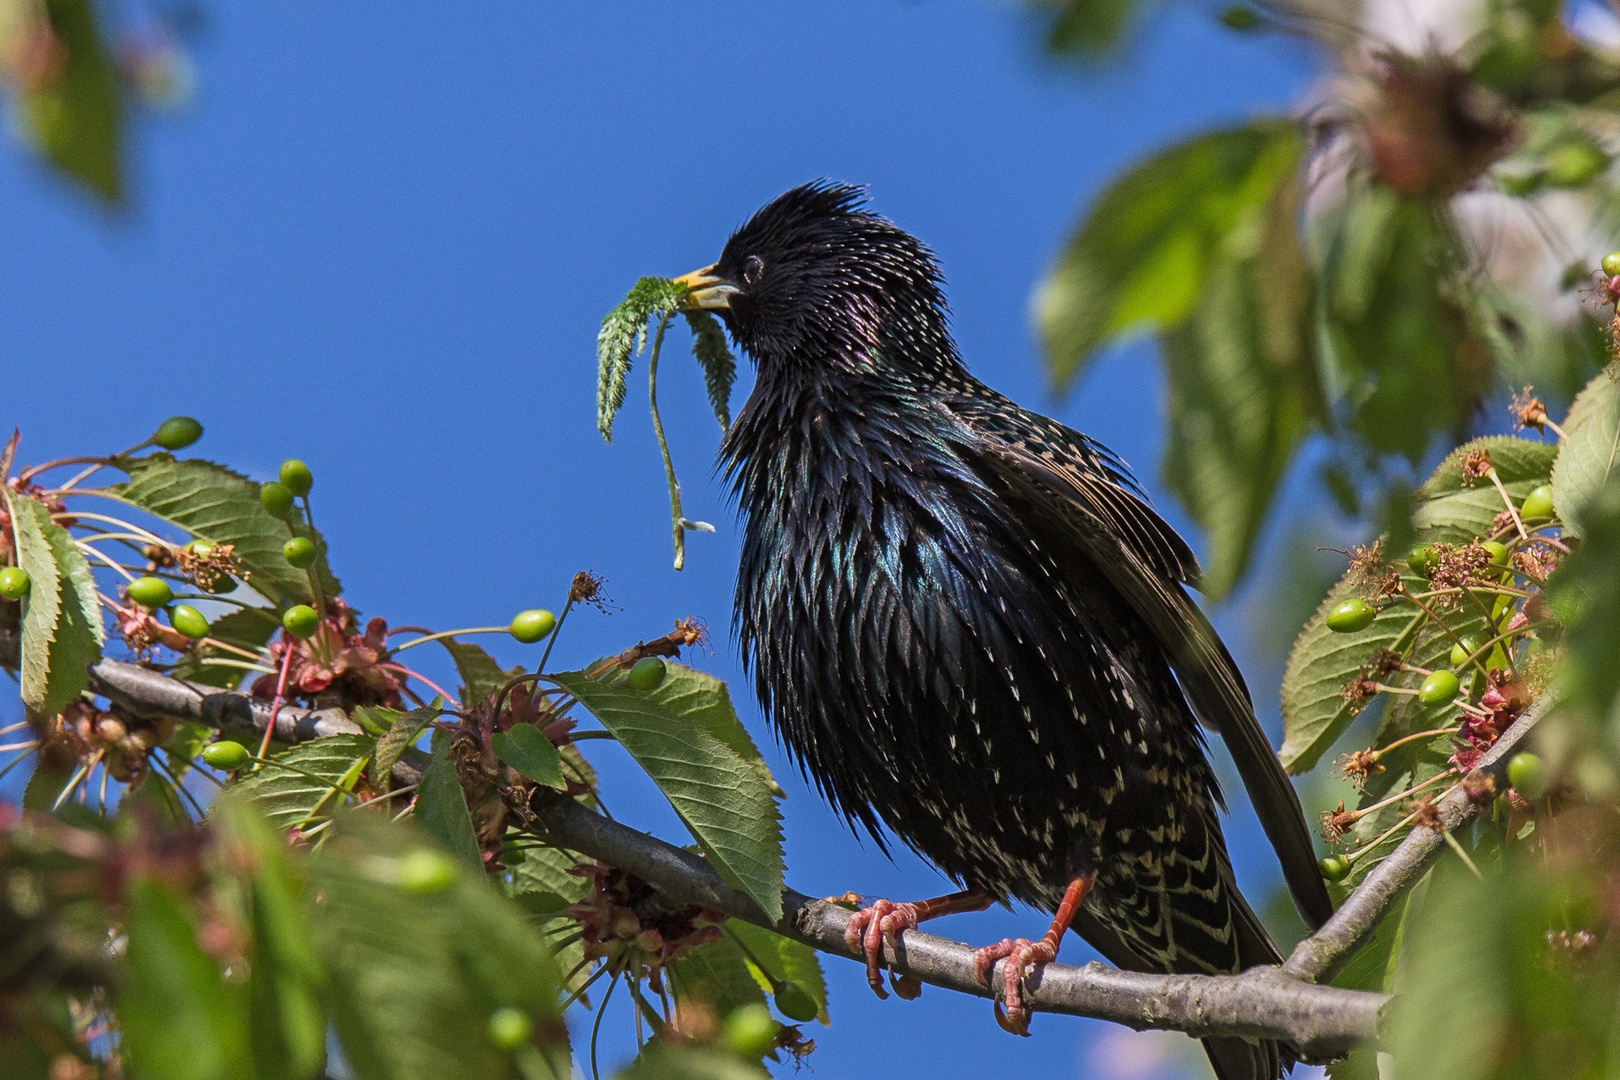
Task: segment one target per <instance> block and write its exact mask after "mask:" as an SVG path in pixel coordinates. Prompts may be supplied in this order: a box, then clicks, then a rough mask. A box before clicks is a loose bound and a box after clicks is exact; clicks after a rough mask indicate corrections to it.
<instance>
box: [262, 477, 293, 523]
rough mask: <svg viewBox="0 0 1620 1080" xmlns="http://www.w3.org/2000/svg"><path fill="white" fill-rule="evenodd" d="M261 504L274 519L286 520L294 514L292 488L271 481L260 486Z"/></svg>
mask: <svg viewBox="0 0 1620 1080" xmlns="http://www.w3.org/2000/svg"><path fill="white" fill-rule="evenodd" d="M259 502H260V503H261V504H262V505H263V506H264V508H265V510H266V511H267V512H268V513H269V514H270V516H271V517H273V518H285V517H286V516H287V515H288V514H290V513H292V507H293V493H292V488H290V487H288V486H287V485H286V484H283V483H279V482H277V481H275V480H271V481H270V482H269V483H265V484H260V485H259Z"/></svg>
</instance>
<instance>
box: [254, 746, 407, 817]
mask: <svg viewBox="0 0 1620 1080" xmlns="http://www.w3.org/2000/svg"><path fill="white" fill-rule="evenodd" d="M376 745H377V740H376V739H373V738H372V737H371V736H369V735H328V736H327V737H326V738H324V739H312V740H310V741H309V742H306V743H299V744H298V745H297V746H294V747H291V748H289V749H287V750H285V751H283V752H282V753H279V754H276V755H275V756H274V757H273V758H272V762H273V763H272V764H266V765H261V766H259V768H258V769H256V770H254V771H253V772H251V773H248V774H247V775H246V776H244V777H242V778H241V779H239V780H237V781H236V782H235V783H234V784H232V785H231V790H232V791H235V792H238V793H240V794H241V795H242V796H244V797H246V798H249V799H251V800H253V803H254V805H255V806H256V807H257V808H258V810H259V812H260V813H261V814H263V815H264V816H265V818H266V820H268V821H269V822H270V824H271V825H273V826H275V827H276V828H277V829H291V828H293V827H295V826H302V825H303V824H305V823H306V822H308V821H310V820H311V819H312V818H315V817H317V816H323V815H325V814H329V813H331V812H332V811H333V810H334V809H335V808H337V807H339V806H341V805H343V803H344V801H345V800H344V798H343V795H344V794H345V793H347V792H348V791H350V790H352V789H353V787H354V783H355V781H356V780H357V779H359V776H360V772H361V770H362V769H363V768H364V767H365V765H366V763H367V762H368V761H370V760H371V756H372V754H373V752H374V751H375V749H376ZM283 764H284V765H286V766H288V767H287V768H282V767H281V765H283ZM316 777H319V778H320V779H319V780H317V779H315V778H316Z"/></svg>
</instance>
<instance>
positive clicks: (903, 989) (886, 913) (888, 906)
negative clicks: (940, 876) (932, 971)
mask: <svg viewBox="0 0 1620 1080" xmlns="http://www.w3.org/2000/svg"><path fill="white" fill-rule="evenodd" d="M921 921H922V920H921V919H920V918H919V917H918V913H917V905H916V904H893V903H890V902H889V901H887V900H874V901H873V902H872V903H871V904H869V905H867V906H866V907H864V908H862V909H861V910H859V911H857V912H856V913H855V914H853V915H851V916H850V917H849V925H848V926H847V927H845V928H844V944H846V945H848V946H849V947H850V948H851V949H861V950H862V951H863V952H865V954H866V981H867V984H868V985H870V986H871V987H872V992H873V993H874V994H876V995H877V996H878V997H880V998H884V999H887V998H888V996H889V995H888V992H887V991H885V990H884V989H883V942H884V940H885V939H887V941H888V942H889V944H890V945H892V946H894V947H895V948H896V949H898V948H899V947H900V931H902V930H915V929H917V924H918V923H920V922H921ZM895 992H896V993H897V994H899V995H900V996H901V997H902V998H905V999H907V1000H910V999H911V998H915V997H918V996H920V995H921V994H922V986H921V985H920V984H919V985H917V986H915V987H913V986H911V985H910V984H909V983H908V984H906V985H904V986H902V985H901V984H900V982H899V981H898V980H897V981H896V983H895Z"/></svg>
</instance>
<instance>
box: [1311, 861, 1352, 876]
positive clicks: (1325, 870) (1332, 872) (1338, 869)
mask: <svg viewBox="0 0 1620 1080" xmlns="http://www.w3.org/2000/svg"><path fill="white" fill-rule="evenodd" d="M1316 865H1317V866H1319V867H1320V868H1321V870H1322V876H1323V877H1325V878H1327V879H1328V880H1329V881H1343V880H1344V879H1345V878H1347V877H1349V876H1350V860H1349V859H1347V858H1345V857H1344V856H1343V855H1329V856H1328V857H1327V858H1325V859H1323V860H1322V861H1321V862H1319V863H1317V864H1316Z"/></svg>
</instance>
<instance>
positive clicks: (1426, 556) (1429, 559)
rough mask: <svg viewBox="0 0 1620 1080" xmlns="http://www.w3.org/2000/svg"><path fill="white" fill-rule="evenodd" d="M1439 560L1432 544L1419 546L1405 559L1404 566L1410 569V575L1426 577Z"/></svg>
mask: <svg viewBox="0 0 1620 1080" xmlns="http://www.w3.org/2000/svg"><path fill="white" fill-rule="evenodd" d="M1439 558H1440V553H1439V552H1438V551H1436V550H1434V545H1433V544H1420V545H1419V546H1417V547H1415V548H1413V549H1412V553H1411V554H1410V555H1408V556H1407V557H1406V565H1407V566H1410V567H1411V568H1412V573H1414V574H1417V575H1419V576H1421V577H1428V576H1429V571H1430V570H1432V569H1433V568H1434V564H1435V563H1436V562H1437V561H1439Z"/></svg>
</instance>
